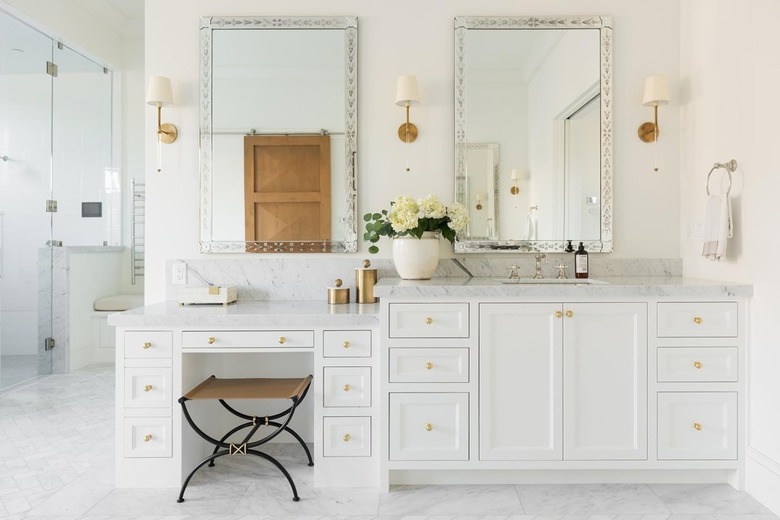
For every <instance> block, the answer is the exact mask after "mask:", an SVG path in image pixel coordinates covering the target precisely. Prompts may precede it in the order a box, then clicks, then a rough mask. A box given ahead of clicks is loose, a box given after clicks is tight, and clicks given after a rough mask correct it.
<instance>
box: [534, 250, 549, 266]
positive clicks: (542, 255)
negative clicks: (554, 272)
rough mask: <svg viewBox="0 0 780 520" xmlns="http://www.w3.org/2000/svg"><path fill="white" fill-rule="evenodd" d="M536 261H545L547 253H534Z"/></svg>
mask: <svg viewBox="0 0 780 520" xmlns="http://www.w3.org/2000/svg"><path fill="white" fill-rule="evenodd" d="M536 261H537V262H542V263H545V264H546V263H547V255H546V254H545V253H536Z"/></svg>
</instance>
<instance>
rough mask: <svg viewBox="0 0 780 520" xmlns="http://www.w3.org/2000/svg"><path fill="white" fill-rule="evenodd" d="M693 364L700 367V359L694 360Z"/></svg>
mask: <svg viewBox="0 0 780 520" xmlns="http://www.w3.org/2000/svg"><path fill="white" fill-rule="evenodd" d="M693 366H694V367H696V368H701V361H694V362H693Z"/></svg>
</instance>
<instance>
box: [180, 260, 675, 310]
mask: <svg viewBox="0 0 780 520" xmlns="http://www.w3.org/2000/svg"><path fill="white" fill-rule="evenodd" d="M457 259H458V260H459V261H460V262H461V263H462V264H463V265H464V266H465V267H466V268H467V269H468V270H469V271H470V272H471V273H472V274H473V276H479V277H483V276H489V277H499V278H500V277H503V276H507V275H508V274H509V270H508V267H509V266H510V265H512V264H516V265H518V266H519V267H520V276H521V277H523V278H532V277H533V275H534V256H533V255H527V254H526V255H520V254H518V255H517V256H514V255H507V256H501V257H491V258H486V257H468V256H466V257H464V256H459V257H457ZM370 260H371V267H375V268H377V269H378V276H379V278H383V277H397V276H398V274H397V273H396V272H395V269H394V268H393V262H392V260H390V259H387V258H384V259H381V258H370ZM589 260H590V276H592V277H594V278H595V277H599V276H610V277H613V276H662V277H672V276H681V275H682V259H679V258H649V259H632V258H615V259H612V258H609V257H607V256H600V255H590V258H589ZM174 262H185V263H186V264H187V286H189V287H202V286H205V285H208V284H211V285H219V286H231V285H232V286H236V287H237V288H238V299H239V300H247V301H253V300H326V299H327V288H328V287H332V286H334V282H335V280H336V279H337V278H340V279H341V280H342V281H343V282H344V285H343V287H351V288H352V291H351V295H350V296H351V298H352V301H354V299H355V294H354V290H355V289H354V286H355V268H359V267H362V259H361V258H360V257H356V256H350V257H328V258H323V257H294V258H293V257H258V256H247V257H243V258H236V257H232V258H219V257H216V256H209V257H200V258H189V259H183V260H180V259H172V260H168V262H167V263H166V269H165V272H166V297H167V299H168V300H176V295H177V292H178V289H179V288H180V287H183V286H182V285H174V284H173V282H172V276H171V273H172V264H173V263H174ZM560 263H564V264H566V265H567V266H568V269H567V272H568V273H569V277H573V276H574V274H573V272H574V271H573V263H574V256H573V255H572V254H568V255H566V254H548V255H547V259H546V263H544V264H543V268H542V271H543V273H544V276H545V277H547V278H555V277H556V276H557V274H558V269H557V267H556V266H557V265H559V264H560ZM434 276H435V277H460V276H462V277H466V276H467V274H466V273H465V272H464V271H463V270H461V269H460V267H458V266H457V265H456V264H455V262H453V261H452V259H450V258H442V259H441V260H440V261H439V267H438V268H437V270H436V273H435V275H434Z"/></svg>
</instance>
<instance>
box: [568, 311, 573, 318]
mask: <svg viewBox="0 0 780 520" xmlns="http://www.w3.org/2000/svg"><path fill="white" fill-rule="evenodd" d="M572 316H574V312H573V311H566V317H567V318H571V317H572Z"/></svg>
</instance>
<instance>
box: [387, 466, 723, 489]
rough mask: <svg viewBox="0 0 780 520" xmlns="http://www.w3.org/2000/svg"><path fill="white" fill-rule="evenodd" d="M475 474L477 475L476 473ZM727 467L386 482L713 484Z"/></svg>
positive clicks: (395, 474) (396, 475)
mask: <svg viewBox="0 0 780 520" xmlns="http://www.w3.org/2000/svg"><path fill="white" fill-rule="evenodd" d="M476 475H478V477H477V476H476ZM728 478H729V470H725V469H723V470H721V469H704V470H680V469H674V470H559V469H555V470H473V469H467V470H455V471H453V470H392V471H391V473H390V484H397V485H431V484H433V485H445V484H473V483H474V482H476V481H477V479H478V481H479V483H481V484H593V483H599V484H601V483H610V484H617V483H631V484H636V483H644V484H716V483H726V482H728Z"/></svg>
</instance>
